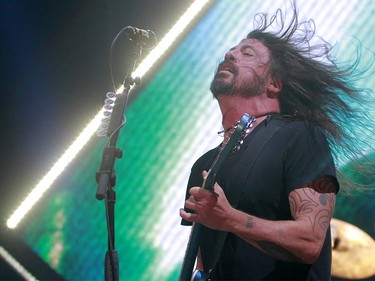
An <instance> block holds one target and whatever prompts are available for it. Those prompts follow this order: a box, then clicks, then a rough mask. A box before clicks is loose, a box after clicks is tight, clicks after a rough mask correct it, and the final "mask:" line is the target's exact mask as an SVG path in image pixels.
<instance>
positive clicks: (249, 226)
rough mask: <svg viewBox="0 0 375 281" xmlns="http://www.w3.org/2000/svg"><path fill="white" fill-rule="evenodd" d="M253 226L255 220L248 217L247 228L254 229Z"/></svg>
mask: <svg viewBox="0 0 375 281" xmlns="http://www.w3.org/2000/svg"><path fill="white" fill-rule="evenodd" d="M253 226H254V220H253V217H251V216H248V218H247V222H246V225H245V227H246V228H253Z"/></svg>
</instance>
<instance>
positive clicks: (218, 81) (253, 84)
mask: <svg viewBox="0 0 375 281" xmlns="http://www.w3.org/2000/svg"><path fill="white" fill-rule="evenodd" d="M223 63H224V62H223ZM223 63H222V64H223ZM225 63H227V64H229V65H231V73H230V74H228V73H221V72H220V71H219V69H220V65H221V64H220V65H219V68H218V70H217V71H216V73H215V76H214V79H213V80H212V82H211V86H210V90H211V92H212V94H213V96H214V98H217V97H218V96H221V95H223V96H235V95H238V96H242V97H253V96H258V95H261V94H262V92H263V90H264V86H265V81H266V77H263V78H260V77H259V76H258V75H256V74H255V73H253V79H252V81H242V83H240V82H241V81H239V78H238V68H237V66H236V65H234V64H233V63H228V62H225ZM227 75H231V77H227Z"/></svg>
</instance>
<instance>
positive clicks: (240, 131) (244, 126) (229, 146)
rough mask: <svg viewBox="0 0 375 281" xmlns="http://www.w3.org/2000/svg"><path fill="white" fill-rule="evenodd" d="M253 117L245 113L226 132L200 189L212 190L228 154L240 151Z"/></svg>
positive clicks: (253, 119)
mask: <svg viewBox="0 0 375 281" xmlns="http://www.w3.org/2000/svg"><path fill="white" fill-rule="evenodd" d="M255 120H256V119H255V117H252V116H250V115H249V114H247V113H245V114H244V115H243V116H242V118H241V120H240V121H238V122H237V123H236V124H235V125H233V126H232V127H231V128H230V130H227V131H226V133H227V134H228V135H227V137H226V139H225V140H224V141H223V143H222V144H221V146H220V148H219V153H218V155H217V156H216V158H215V160H214V162H213V163H212V165H211V168H210V170H209V171H208V173H207V175H206V177H205V179H204V181H203V185H202V187H203V188H205V189H208V190H212V189H213V185H214V183H215V178H216V173H217V172H218V171H219V169H220V168H221V165H222V164H223V162H224V160H225V159H226V158H227V156H228V155H229V153H231V152H236V151H238V150H240V147H241V145H242V143H243V140H244V139H245V137H246V135H247V134H248V133H249V130H250V128H251V127H252V124H253V123H254V121H255Z"/></svg>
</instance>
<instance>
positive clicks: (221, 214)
mask: <svg viewBox="0 0 375 281" xmlns="http://www.w3.org/2000/svg"><path fill="white" fill-rule="evenodd" d="M334 190H335V186H334V184H333V183H331V182H330V180H329V179H328V178H323V179H321V180H319V181H316V182H314V183H313V184H311V186H306V187H302V188H298V189H295V190H294V191H292V192H291V193H290V194H289V204H290V210H291V214H292V217H293V219H292V220H285V221H270V220H265V219H261V218H258V217H255V216H252V215H249V214H246V213H244V212H242V211H239V210H236V209H234V208H233V207H232V206H231V205H230V204H229V203H228V201H227V199H226V197H225V194H224V192H223V190H222V189H221V187H220V186H219V185H217V184H215V193H211V192H208V191H207V190H204V189H201V188H192V189H191V191H190V194H191V195H192V196H191V198H190V199H189V200H187V201H186V204H185V207H187V208H189V209H192V210H194V211H195V213H194V214H190V213H186V212H184V211H183V210H181V213H180V214H181V216H182V217H183V218H184V219H186V220H188V221H197V222H200V223H202V224H204V225H206V226H207V227H210V228H213V229H217V230H222V231H228V232H232V233H234V234H236V235H237V236H239V237H241V238H242V239H244V240H245V241H247V242H248V243H250V244H252V245H253V246H255V247H257V248H258V249H260V250H262V251H264V252H265V253H267V254H268V255H270V256H273V257H275V258H277V259H280V260H284V261H290V262H302V263H313V262H314V261H315V260H316V259H317V258H318V256H319V254H320V251H321V249H322V246H323V243H324V240H325V236H326V233H327V229H328V227H329V223H330V220H331V217H332V215H333V210H334V206H335V192H334Z"/></svg>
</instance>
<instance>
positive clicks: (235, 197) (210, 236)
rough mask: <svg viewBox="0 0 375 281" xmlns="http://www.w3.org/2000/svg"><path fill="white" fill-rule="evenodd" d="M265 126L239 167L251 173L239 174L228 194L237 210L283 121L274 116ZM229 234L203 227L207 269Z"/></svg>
mask: <svg viewBox="0 0 375 281" xmlns="http://www.w3.org/2000/svg"><path fill="white" fill-rule="evenodd" d="M265 122H266V123H265V125H264V127H263V128H260V130H257V132H256V134H255V135H254V137H253V138H252V139H251V140H250V142H249V144H248V145H247V147H246V148H245V151H244V152H243V155H242V157H241V160H240V162H239V166H240V167H241V166H247V167H248V171H249V173H239V175H237V176H236V177H235V179H236V182H235V184H234V185H233V187H234V188H233V189H231V190H230V192H228V194H226V196H227V198H228V201H229V202H230V204H231V205H232V206H233V207H234V208H236V207H237V206H238V204H239V202H240V199H241V196H242V193H243V191H244V186H245V182H246V180H247V178H248V177H249V176H250V175H251V170H252V168H253V166H254V164H255V162H256V160H257V158H258V157H259V155H260V152H261V151H262V150H263V148H264V147H265V146H266V144H267V143H268V141H269V140H270V139H271V137H272V136H273V135H274V134H275V133H276V132H277V131H278V130H279V129H280V127H281V123H282V120H280V119H279V118H277V117H276V118H275V117H273V116H271V115H270V116H268V117H267V119H266V120H265ZM226 236H227V232H223V231H212V230H211V229H209V228H206V227H203V228H202V232H201V240H200V241H201V245H200V250H201V255H202V260H203V266H204V268H205V269H209V270H210V269H212V268H213V267H214V265H215V264H216V262H217V260H218V259H219V256H220V253H221V251H222V248H223V245H224V242H225V238H226Z"/></svg>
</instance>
